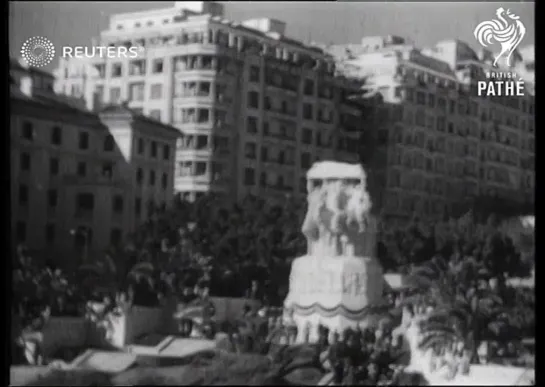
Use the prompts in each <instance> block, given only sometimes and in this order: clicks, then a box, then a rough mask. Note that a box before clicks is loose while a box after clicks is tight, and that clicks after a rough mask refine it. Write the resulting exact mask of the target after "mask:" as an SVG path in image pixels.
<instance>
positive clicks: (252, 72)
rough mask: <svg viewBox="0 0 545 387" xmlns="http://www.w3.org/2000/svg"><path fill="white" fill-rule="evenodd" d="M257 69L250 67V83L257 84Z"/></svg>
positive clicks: (258, 73)
mask: <svg viewBox="0 0 545 387" xmlns="http://www.w3.org/2000/svg"><path fill="white" fill-rule="evenodd" d="M259 75H260V72H259V67H257V66H250V82H259V78H260V76H259Z"/></svg>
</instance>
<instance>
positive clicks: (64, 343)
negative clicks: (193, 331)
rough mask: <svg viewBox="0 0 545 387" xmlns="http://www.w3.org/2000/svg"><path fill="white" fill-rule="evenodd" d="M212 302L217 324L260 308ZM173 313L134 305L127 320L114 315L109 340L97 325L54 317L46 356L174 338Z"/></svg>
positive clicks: (48, 329) (215, 299)
mask: <svg viewBox="0 0 545 387" xmlns="http://www.w3.org/2000/svg"><path fill="white" fill-rule="evenodd" d="M210 300H211V301H212V303H213V304H214V308H215V309H216V314H215V316H214V320H216V321H218V322H222V321H225V320H227V321H235V320H237V319H239V318H241V317H242V315H243V312H244V306H245V305H250V306H251V307H252V308H254V309H257V308H259V306H260V303H259V302H258V301H254V300H250V299H244V298H228V297H211V298H210ZM173 313H174V310H173V306H172V305H169V306H167V307H165V308H148V307H143V306H136V305H135V306H133V307H131V308H130V309H129V312H128V314H127V315H126V316H114V315H111V322H112V326H113V333H112V336H111V337H108V338H106V339H105V338H104V335H105V331H104V330H103V329H99V328H97V326H96V325H95V324H93V323H92V322H90V321H89V320H86V319H85V318H84V317H52V318H50V319H49V321H48V322H47V324H46V326H45V327H44V330H43V351H44V354H45V355H46V356H51V355H53V354H54V353H55V351H57V350H58V349H60V348H61V347H63V348H79V347H85V346H88V345H91V346H94V347H105V346H109V345H113V346H114V347H117V348H123V347H125V346H126V345H129V344H133V343H134V342H135V340H136V339H138V338H139V337H142V336H145V335H147V334H151V333H161V334H166V335H168V334H175V333H176V327H175V324H173V320H174V318H173Z"/></svg>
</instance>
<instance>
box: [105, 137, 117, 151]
mask: <svg viewBox="0 0 545 387" xmlns="http://www.w3.org/2000/svg"><path fill="white" fill-rule="evenodd" d="M114 144H115V140H114V137H113V136H112V135H111V134H108V135H107V136H106V138H105V139H104V152H112V151H113V150H114Z"/></svg>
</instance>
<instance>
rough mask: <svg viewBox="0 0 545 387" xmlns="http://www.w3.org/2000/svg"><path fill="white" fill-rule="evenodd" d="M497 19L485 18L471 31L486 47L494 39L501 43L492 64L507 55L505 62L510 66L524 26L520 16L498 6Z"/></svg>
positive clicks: (524, 30)
mask: <svg viewBox="0 0 545 387" xmlns="http://www.w3.org/2000/svg"><path fill="white" fill-rule="evenodd" d="M496 16H497V17H498V19H493V20H487V21H483V22H482V23H480V24H479V25H478V26H477V27H476V28H475V31H473V34H474V35H475V38H476V39H477V41H478V42H479V43H480V44H481V45H482V46H484V47H488V46H489V45H491V44H492V43H493V41H494V40H495V41H496V42H498V43H499V44H500V45H501V51H500V53H499V54H498V55H496V56H495V57H494V66H496V65H497V64H498V61H499V60H500V58H501V57H502V56H504V55H507V57H506V58H505V64H506V65H507V67H511V55H513V52H514V51H515V50H516V48H517V47H518V46H519V44H520V42H522V39H524V35H526V27H524V24H522V22H521V21H520V18H519V17H518V16H516V15H514V14H512V13H511V11H510V10H507V11H506V10H504V9H503V8H498V9H497V10H496Z"/></svg>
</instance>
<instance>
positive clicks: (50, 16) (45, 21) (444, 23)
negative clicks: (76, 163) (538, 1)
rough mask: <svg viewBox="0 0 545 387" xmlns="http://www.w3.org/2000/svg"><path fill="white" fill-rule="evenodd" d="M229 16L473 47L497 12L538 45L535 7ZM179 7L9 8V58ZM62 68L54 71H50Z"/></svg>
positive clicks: (328, 5) (239, 11) (331, 34)
mask: <svg viewBox="0 0 545 387" xmlns="http://www.w3.org/2000/svg"><path fill="white" fill-rule="evenodd" d="M221 3H223V4H224V6H225V11H226V12H225V14H226V15H225V16H226V17H227V18H228V19H230V20H235V21H243V20H245V19H250V18H255V17H272V18H275V19H280V20H283V21H285V22H286V23H287V35H288V36H290V37H293V38H296V39H299V40H302V41H305V42H307V41H316V42H321V43H326V44H327V43H357V42H358V41H359V40H360V39H361V37H362V36H374V35H387V34H394V35H400V36H404V37H406V38H410V39H411V40H412V41H413V42H415V43H416V44H417V45H419V46H426V45H431V44H433V43H435V42H437V41H439V40H443V39H449V38H456V39H460V40H463V41H465V42H467V43H468V44H470V45H471V46H472V47H474V48H478V47H479V45H478V43H477V42H476V41H475V38H474V37H473V29H474V28H475V26H476V25H477V24H478V23H480V22H481V21H484V20H488V19H491V18H494V16H495V11H496V9H497V8H498V7H504V8H505V9H507V8H509V9H510V10H511V11H512V12H513V13H515V14H516V15H518V16H520V18H521V21H522V22H523V23H524V24H525V26H526V29H527V32H526V37H525V38H524V40H523V41H522V43H521V45H520V48H522V47H524V46H528V45H531V44H534V38H535V4H534V3H533V2H526V1H525V2H521V1H518V2H503V3H500V2H450V3H449V2H421V3H412V2H406V1H397V2H395V1H391V2H353V1H348V2H338V3H333V2H300V3H298V2H235V3H228V2H221ZM173 4H174V2H156V1H154V2H129V1H127V2H113V1H112V2H90V1H89V2H75V1H73V2H70V1H68V2H55V1H47V2H45V1H32V2H30V1H28V2H26V1H17V2H10V3H9V12H10V14H9V34H10V37H9V43H10V55H12V56H14V57H18V56H19V51H20V48H21V45H22V44H23V42H24V41H25V40H26V39H28V38H30V37H32V36H45V37H47V38H49V40H51V41H52V42H53V43H54V44H55V46H57V47H60V46H88V45H90V44H91V38H92V37H93V36H98V34H99V32H100V31H101V30H104V29H105V28H106V27H107V25H108V20H109V16H110V15H112V14H116V13H121V12H132V11H143V10H148V9H157V8H167V7H171V6H172V5H173ZM55 65H56V63H53V64H51V65H49V66H48V67H47V68H46V70H51V69H53V68H54V67H55Z"/></svg>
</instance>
